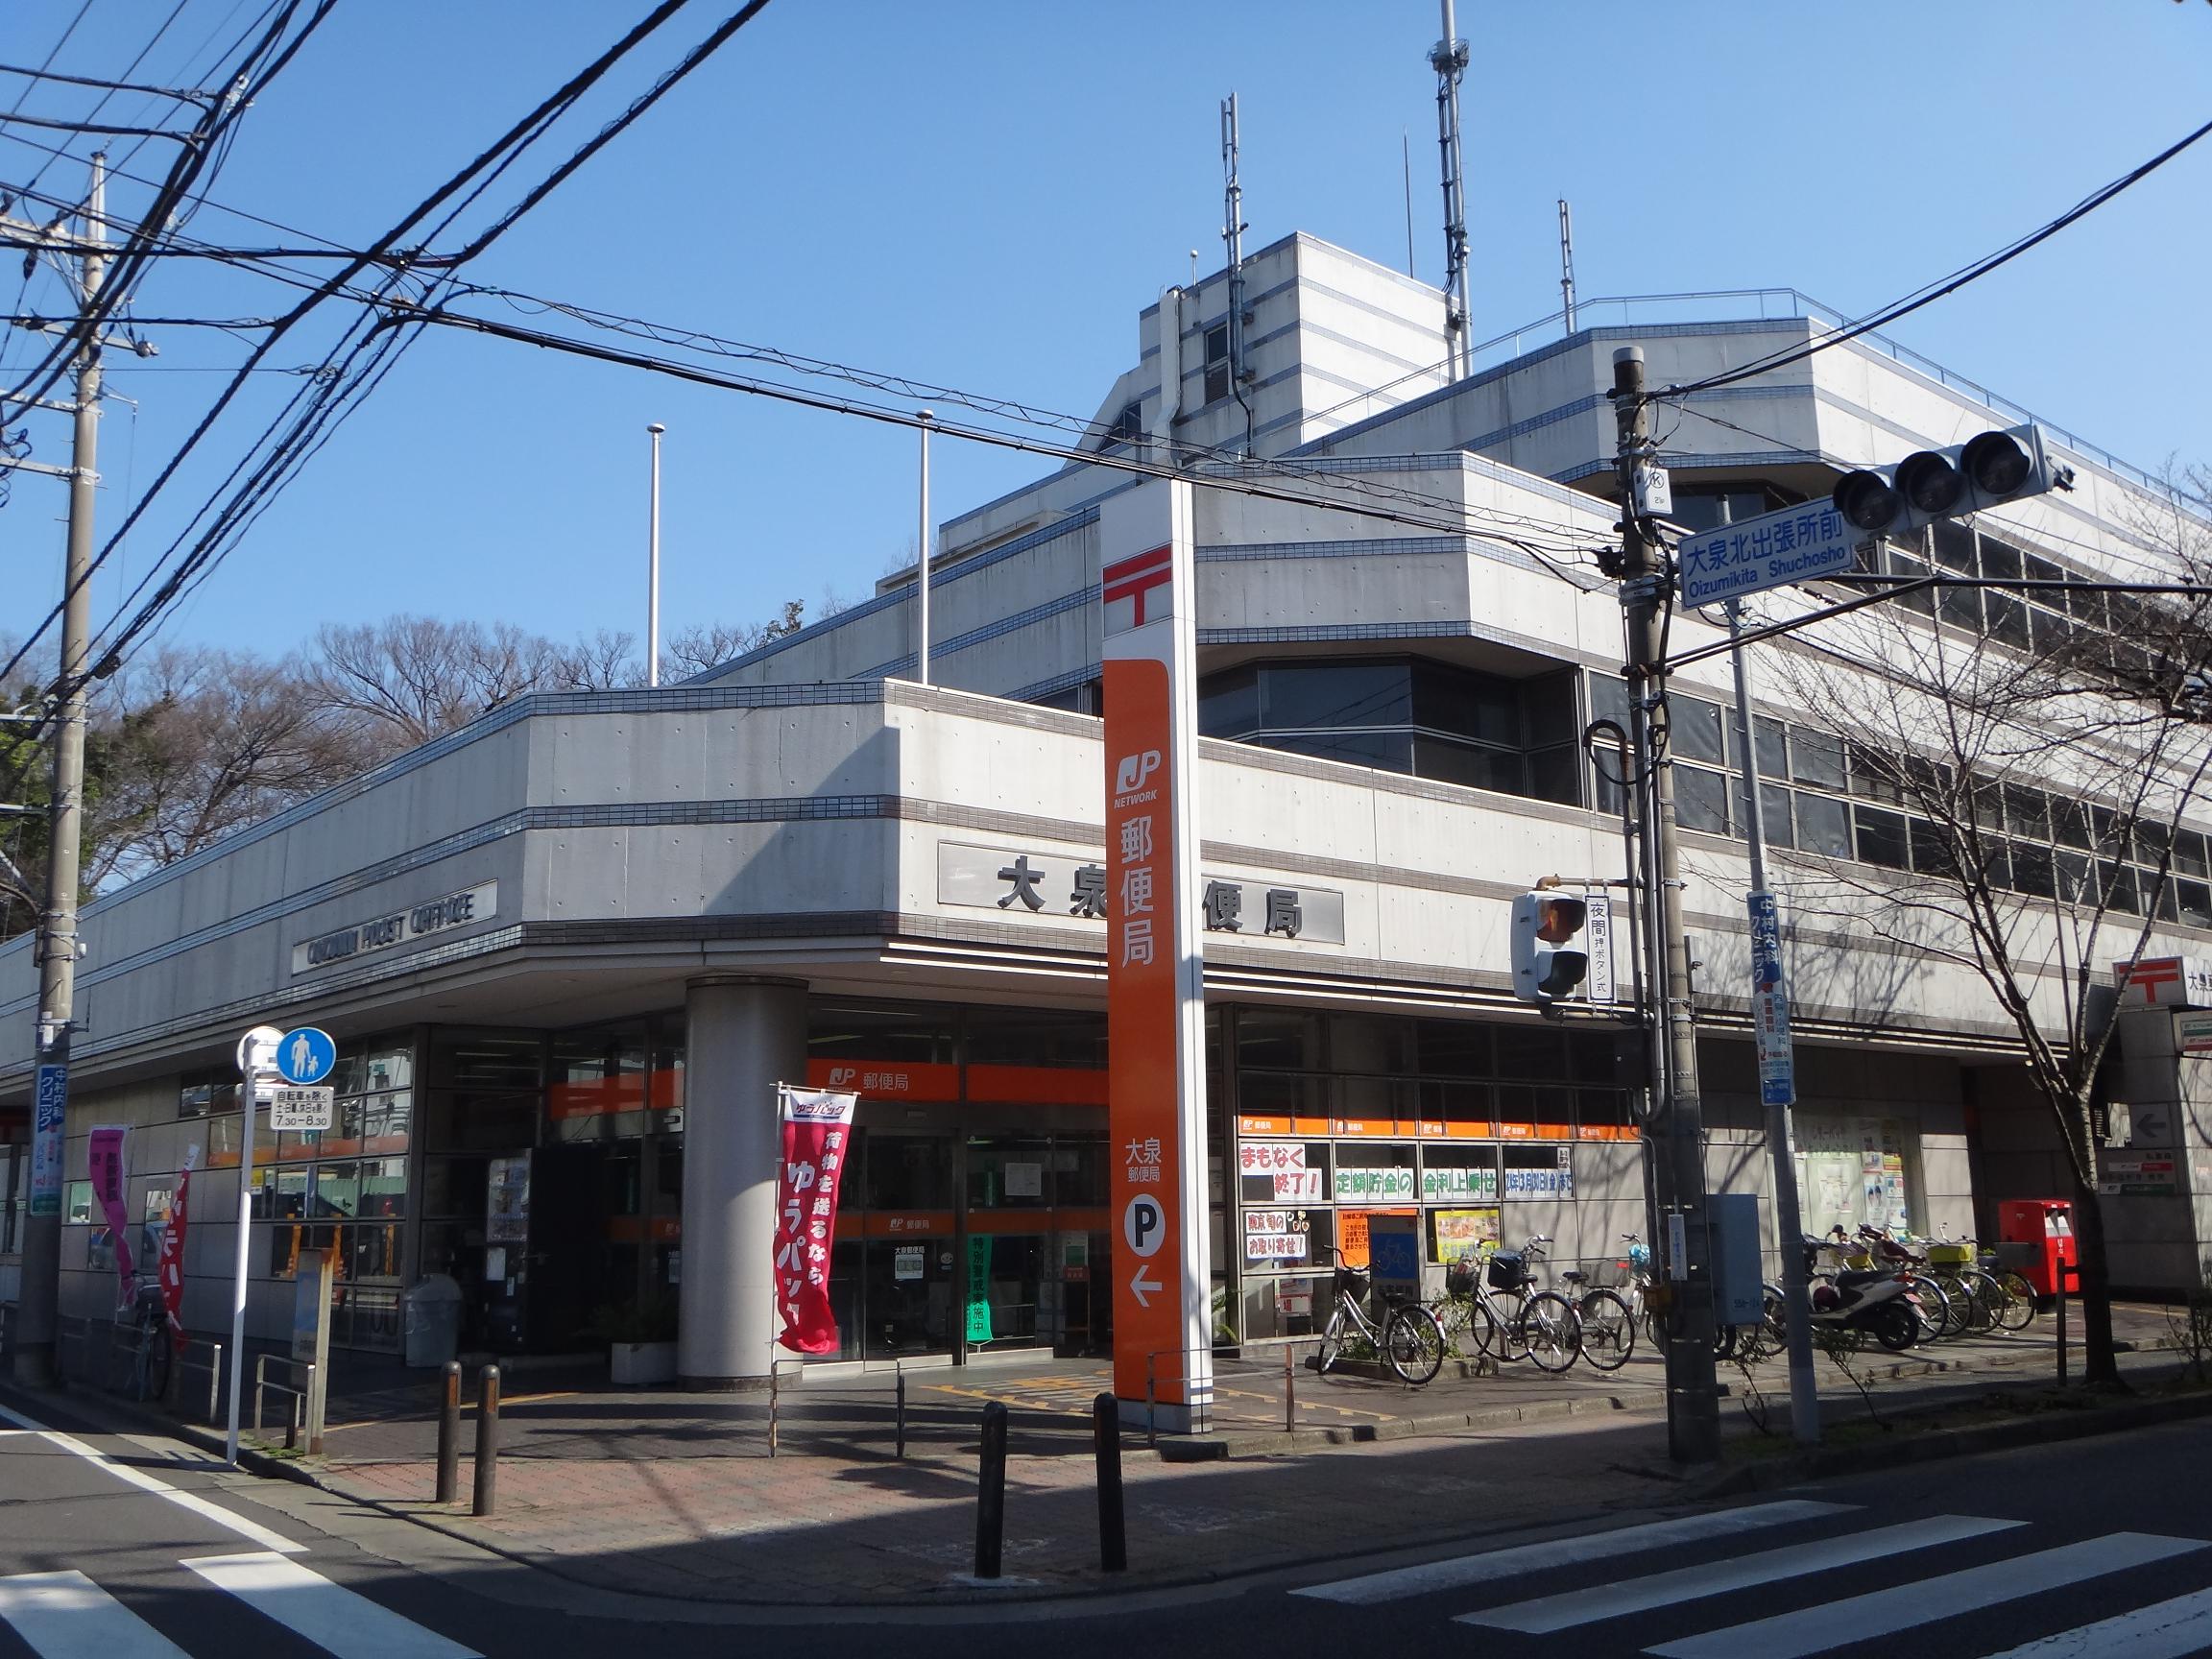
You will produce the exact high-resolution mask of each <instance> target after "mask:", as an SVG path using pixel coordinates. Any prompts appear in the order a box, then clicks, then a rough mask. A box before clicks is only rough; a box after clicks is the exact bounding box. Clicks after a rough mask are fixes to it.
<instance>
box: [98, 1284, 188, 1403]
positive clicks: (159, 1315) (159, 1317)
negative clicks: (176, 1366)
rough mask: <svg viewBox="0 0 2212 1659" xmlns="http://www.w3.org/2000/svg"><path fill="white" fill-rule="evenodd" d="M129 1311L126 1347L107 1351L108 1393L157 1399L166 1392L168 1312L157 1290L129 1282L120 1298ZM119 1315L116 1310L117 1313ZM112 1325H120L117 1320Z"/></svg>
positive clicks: (169, 1353) (170, 1352)
mask: <svg viewBox="0 0 2212 1659" xmlns="http://www.w3.org/2000/svg"><path fill="white" fill-rule="evenodd" d="M124 1300H125V1301H126V1302H127V1303H128V1304H129V1306H130V1309H131V1320H130V1324H129V1325H128V1326H127V1327H125V1329H128V1330H129V1331H130V1332H131V1339H130V1343H129V1345H128V1346H125V1345H124V1344H123V1343H122V1342H117V1343H115V1344H114V1346H113V1347H112V1348H111V1349H110V1351H109V1356H108V1392H109V1393H111V1394H122V1395H124V1396H125V1397H127V1398H129V1399H132V1400H161V1399H165V1398H167V1396H168V1393H169V1367H170V1362H171V1359H172V1358H173V1357H174V1348H173V1345H172V1343H171V1341H170V1334H169V1310H168V1308H167V1306H166V1305H165V1304H164V1303H163V1302H162V1300H161V1287H160V1286H158V1285H156V1284H152V1283H149V1282H145V1281H133V1283H132V1288H131V1290H130V1292H129V1294H128V1295H127V1296H126V1297H125V1298H124ZM118 1311H119V1312H120V1310H118ZM116 1323H117V1324H118V1325H119V1326H121V1325H122V1324H123V1322H122V1320H121V1319H120V1318H118V1319H117V1321H116Z"/></svg>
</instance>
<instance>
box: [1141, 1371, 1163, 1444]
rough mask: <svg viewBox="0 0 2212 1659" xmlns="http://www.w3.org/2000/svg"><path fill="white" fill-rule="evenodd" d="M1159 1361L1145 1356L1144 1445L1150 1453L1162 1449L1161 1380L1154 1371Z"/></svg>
mask: <svg viewBox="0 0 2212 1659" xmlns="http://www.w3.org/2000/svg"><path fill="white" fill-rule="evenodd" d="M1158 1361H1159V1356H1158V1355H1156V1354H1147V1355H1145V1356H1144V1445H1145V1447H1146V1449H1147V1450H1149V1451H1158V1450H1159V1448H1160V1410H1159V1404H1158V1402H1159V1396H1160V1380H1159V1378H1158V1376H1157V1375H1156V1374H1155V1372H1154V1369H1153V1368H1154V1366H1155V1365H1156V1364H1157V1363H1158Z"/></svg>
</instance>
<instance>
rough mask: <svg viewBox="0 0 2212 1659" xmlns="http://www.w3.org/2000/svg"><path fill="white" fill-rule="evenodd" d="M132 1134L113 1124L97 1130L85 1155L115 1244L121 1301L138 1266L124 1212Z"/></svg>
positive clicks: (126, 1214)
mask: <svg viewBox="0 0 2212 1659" xmlns="http://www.w3.org/2000/svg"><path fill="white" fill-rule="evenodd" d="M129 1133H130V1131H129V1130H127V1129H122V1128H118V1127H116V1126H115V1125H113V1124H108V1125H105V1126H103V1127H101V1128H98V1129H95V1130H93V1131H92V1143H91V1146H90V1148H89V1149H88V1150H87V1153H86V1159H87V1163H88V1166H89V1170H90V1173H91V1176H92V1196H93V1199H94V1200H95V1201H96V1202H97V1203H98V1204H99V1206H100V1214H101V1215H102V1216H103V1217H105V1218H106V1220H107V1222H108V1237H109V1238H113V1239H114V1240H115V1277H116V1278H117V1279H118V1280H120V1281H121V1286H120V1289H119V1292H118V1295H119V1298H120V1297H121V1296H128V1295H129V1294H130V1293H131V1275H132V1270H133V1268H134V1266H135V1263H134V1262H132V1259H131V1238H130V1231H131V1216H130V1213H129V1212H128V1211H126V1210H125V1209H124V1208H123V1142H124V1137H125V1136H127V1135H128V1134H129Z"/></svg>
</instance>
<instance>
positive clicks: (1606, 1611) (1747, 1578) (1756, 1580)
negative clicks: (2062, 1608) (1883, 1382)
mask: <svg viewBox="0 0 2212 1659" xmlns="http://www.w3.org/2000/svg"><path fill="white" fill-rule="evenodd" d="M2026 1525H2027V1523H2026V1522H2024V1521H1992V1520H1989V1519H1986V1518H1984V1517H1983V1516H1979V1515H1937V1516H1934V1517H1932V1518H1930V1519H1928V1520H1925V1521H1906V1522H1901V1523H1900V1524H1898V1525H1897V1526H1894V1527H1874V1528H1872V1529H1871V1530H1868V1531H1864V1532H1849V1533H1845V1534H1844V1535H1843V1536H1841V1537H1839V1538H1820V1539H1815V1541H1814V1542H1813V1543H1810V1544H1793V1545H1791V1546H1790V1547H1789V1548H1788V1549H1786V1550H1768V1551H1764V1552H1763V1553H1760V1554H1757V1555H1739V1556H1736V1557H1734V1558H1732V1559H1730V1560H1726V1561H1708V1562H1706V1563H1704V1564H1703V1565H1701V1566H1697V1567H1681V1568H1677V1569H1675V1570H1674V1571H1673V1572H1671V1573H1654V1574H1652V1575H1649V1576H1648V1577H1644V1578H1629V1579H1625V1580H1623V1581H1620V1582H1617V1583H1611V1584H1591V1585H1588V1586H1586V1587H1585V1588H1582V1589H1578V1590H1564V1591H1561V1592H1560V1593H1559V1594H1557V1595H1555V1596H1544V1597H1539V1598H1537V1599H1533V1600H1528V1601H1516V1602H1514V1603H1513V1604H1512V1605H1510V1606H1506V1607H1490V1608H1486V1609H1484V1610H1483V1611H1482V1612H1479V1613H1462V1614H1460V1615H1459V1617H1458V1619H1457V1620H1456V1621H1455V1623H1460V1624H1487V1625H1490V1626H1492V1627H1494V1628H1496V1629H1500V1630H1526V1631H1528V1632H1530V1633H1531V1634H1540V1633H1542V1632H1544V1631H1547V1630H1566V1629H1570V1628H1572V1627H1573V1626H1575V1625H1576V1624H1594V1623H1597V1622H1598V1621H1599V1620H1600V1619H1618V1618H1620V1617H1622V1615H1623V1614H1627V1613H1641V1612H1644V1611H1646V1610H1647V1609H1648V1608H1652V1607H1671V1606H1673V1605H1674V1604H1675V1603H1677V1602H1680V1601H1695V1600H1696V1599H1699V1598H1700V1597H1705V1596H1719V1595H1724V1594H1725V1593H1727V1592H1728V1591H1731V1590H1745V1589H1748V1588H1750V1587H1751V1586H1752V1585H1754V1584H1773V1583H1777V1582H1779V1581H1780V1580H1782V1579H1784V1578H1795V1577H1798V1576H1800V1575H1803V1574H1807V1573H1825V1572H1827V1571H1829V1570H1830V1569H1832V1568H1836V1567H1848V1566H1850V1565H1851V1564H1852V1563H1853V1562H1857V1561H1871V1560H1874V1559H1876V1558H1877V1557H1879V1556H1883V1555H1896V1554H1901V1553H1903V1552H1904V1551H1908V1550H1925V1549H1928V1548H1931V1547H1932V1546H1934V1545H1937V1544H1951V1543H1956V1542H1957V1541H1958V1540H1959V1539H1961V1538H1978V1537H1980V1536H1982V1535H1983V1534H1984V1533H1985V1532H2002V1531H2004V1530H2005V1529H2006V1528H2008V1527H2024V1526H2026Z"/></svg>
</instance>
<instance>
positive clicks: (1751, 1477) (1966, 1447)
mask: <svg viewBox="0 0 2212 1659" xmlns="http://www.w3.org/2000/svg"><path fill="white" fill-rule="evenodd" d="M2199 1417H2212V1392H2207V1393H2201V1394H2191V1395H2185V1396H2183V1397H2182V1398H2180V1399H2176V1400H2139V1401H2133V1402H2129V1403H2128V1404H2126V1405H2120V1406H2098V1407H2077V1408H2073V1409H2054V1410H2052V1411H2047V1412H2040V1413H2037V1414H2036V1415H2034V1416H2030V1417H2021V1418H2017V1419H2015V1420H2013V1421H2011V1422H2007V1423H1978V1424H1975V1425H1974V1426H1972V1427H1971V1428H1966V1429H1936V1430H1932V1431H1929V1432H1928V1433H1926V1434H1920V1435H1915V1436H1913V1437H1912V1438H1911V1439H1908V1440H1899V1441H1895V1442H1893V1443H1890V1444H1883V1443H1880V1442H1871V1443H1867V1444H1863V1445H1859V1446H1854V1447H1851V1448H1849V1449H1848V1450H1842V1449H1837V1450H1828V1449H1823V1450H1820V1451H1817V1452H1799V1453H1791V1454H1790V1455H1785V1456H1781V1457H1774V1458H1769V1459H1767V1461H1765V1462H1762V1463H1752V1464H1746V1465H1745V1466H1743V1468H1740V1469H1730V1470H1726V1471H1724V1472H1722V1473H1720V1474H1719V1475H1717V1476H1715V1477H1713V1478H1712V1479H1709V1480H1707V1481H1706V1482H1704V1483H1703V1484H1702V1485H1700V1486H1699V1487H1698V1488H1697V1496H1698V1497H1699V1498H1701V1499H1715V1498H1738V1497H1743V1496H1744V1495H1746V1494H1749V1493H1754V1492H1770V1491H1773V1490H1774V1489H1775V1488H1777V1487H1781V1486H1795V1485H1801V1484H1803V1483H1804V1482H1806V1481H1808V1480H1820V1479H1827V1478H1829V1477H1830V1476H1836V1475H1860V1474H1865V1473H1867V1472H1868V1471H1871V1470H1879V1469H1901V1468H1904V1467H1906V1466H1908V1465H1910V1464H1914V1463H1937V1462H1942V1461H1944V1460H1946V1459H1948V1458H1952V1457H1974V1456H1979V1455H1982V1454H1983V1453H1985V1452H2010V1451H2015V1450H2017V1449H2018V1448H2020V1447H2023V1446H2045V1445H2051V1444H2054V1443H2056V1442H2060V1441H2066V1440H2083V1439H2087V1438H2089V1437H2091V1436H2093V1435H2098V1434H2119V1433H2126V1432H2127V1431H2129V1430H2134V1429H2155V1428H2158V1427H2160V1426H2162V1425H2164V1424H2168V1423H2186V1422H2189V1421H2191V1420H2192V1419H2195V1418H2199Z"/></svg>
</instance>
